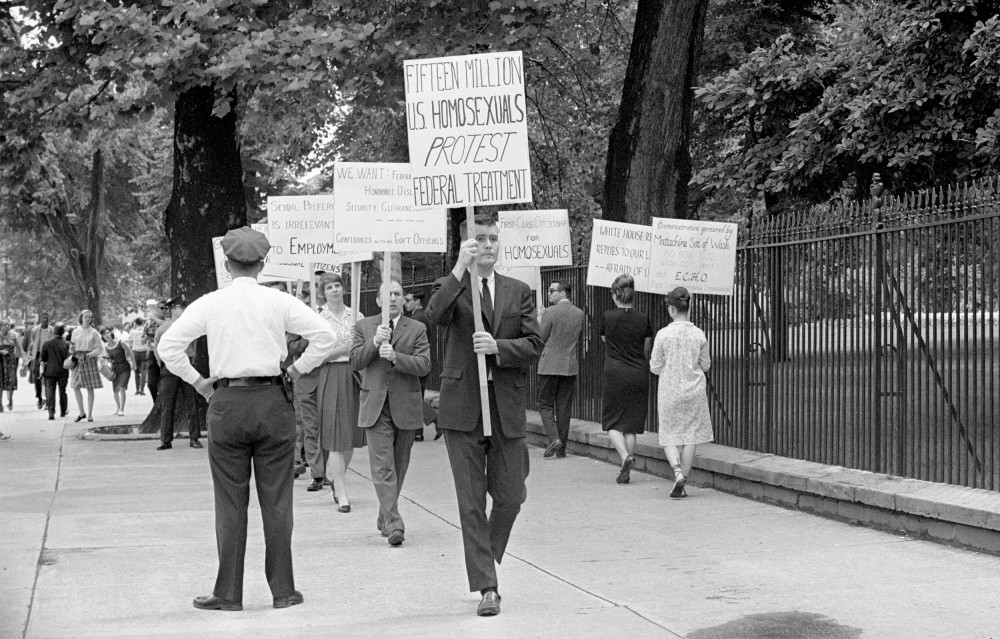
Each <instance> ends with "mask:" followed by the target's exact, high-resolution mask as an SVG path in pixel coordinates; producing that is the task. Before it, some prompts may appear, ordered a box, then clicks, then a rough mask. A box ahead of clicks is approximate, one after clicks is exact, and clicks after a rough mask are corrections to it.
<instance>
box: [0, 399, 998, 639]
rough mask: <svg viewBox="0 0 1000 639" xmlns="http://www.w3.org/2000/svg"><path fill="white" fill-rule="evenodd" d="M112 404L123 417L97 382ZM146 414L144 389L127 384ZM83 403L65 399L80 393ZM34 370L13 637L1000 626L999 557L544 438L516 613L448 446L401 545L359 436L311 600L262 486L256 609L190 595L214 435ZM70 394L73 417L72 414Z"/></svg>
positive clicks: (13, 522) (512, 550)
mask: <svg viewBox="0 0 1000 639" xmlns="http://www.w3.org/2000/svg"><path fill="white" fill-rule="evenodd" d="M98 397H99V401H98V408H97V411H96V412H97V415H98V419H97V422H95V423H96V424H100V423H101V416H102V415H109V414H110V413H111V412H113V409H114V405H113V402H112V400H111V392H110V390H109V389H103V390H102V391H99V392H98ZM129 401H130V402H132V404H131V406H130V407H129V408H130V411H129V412H130V413H131V414H134V416H135V419H134V421H135V422H138V421H140V419H141V417H142V415H144V414H145V411H147V410H148V408H149V405H150V400H149V399H148V397H143V398H136V397H134V396H130V397H129ZM71 403H72V397H71ZM33 404H34V402H33V398H32V397H31V395H30V392H29V390H28V389H27V385H26V384H24V385H22V389H21V390H20V391H18V393H17V394H16V397H15V410H14V412H13V413H9V412H5V413H3V414H2V415H0V430H2V431H3V432H5V433H7V434H10V435H12V436H13V439H11V440H10V441H7V442H0V486H2V490H0V514H2V517H0V637H4V638H6V637H46V638H55V637H206V636H214V637H308V636H320V637H325V636H339V637H582V636H592V637H624V636H633V637H688V638H690V639H722V638H743V637H746V638H751V637H759V638H770V637H789V638H792V637H796V638H797V637H810V638H814V639H815V638H818V639H841V638H844V639H846V638H853V637H866V638H885V639H894V638H899V639H914V638H931V637H933V638H956V639H958V638H961V639H973V638H979V637H981V638H985V637H1000V606H998V603H997V601H998V597H997V594H996V593H997V586H998V581H1000V558H997V557H993V556H990V555H985V554H979V553H975V552H970V551H967V550H961V549H957V548H951V547H947V546H943V545H938V544H934V543H930V542H924V541H919V540H911V539H907V538H903V537H899V536H894V535H890V534H886V533H883V532H877V531H872V530H868V529H865V528H860V527H855V526H850V525H847V524H843V523H839V522H834V521H830V520H826V519H822V518H819V517H815V516H812V515H807V514H804V513H799V512H794V511H790V510H785V509H782V508H778V507H774V506H769V505H765V504H761V503H757V502H753V501H749V500H745V499H741V498H738V497H734V496H731V495H727V494H724V493H720V492H716V491H714V490H707V489H699V488H697V487H692V488H689V493H690V494H691V496H690V498H689V499H686V500H680V501H676V500H671V499H669V498H668V497H667V493H668V492H669V485H668V484H667V482H666V481H665V480H663V479H661V478H657V477H653V476H650V475H644V474H641V473H634V474H633V480H632V483H631V484H630V485H627V486H620V485H617V484H615V482H614V477H615V474H616V469H615V468H614V467H612V466H609V465H607V464H604V463H601V462H596V461H594V460H591V459H588V458H583V457H574V456H570V457H569V458H567V459H565V460H557V461H544V460H543V459H542V456H541V455H542V451H541V449H538V448H533V449H532V450H531V463H532V469H531V475H530V477H529V479H528V484H529V485H528V490H529V493H528V501H527V503H526V504H525V506H524V508H523V510H522V512H521V516H520V518H519V520H518V523H517V525H516V526H515V529H514V535H513V537H512V540H511V544H510V546H509V548H508V555H507V557H506V559H505V561H504V564H503V566H501V568H500V580H501V583H500V593H501V595H502V596H503V603H502V606H503V612H502V614H501V615H500V616H499V617H495V618H478V617H476V616H475V608H476V604H477V603H478V601H479V597H478V594H472V593H469V592H467V587H466V583H467V582H466V578H465V570H464V566H463V559H462V542H461V534H460V531H459V528H458V515H457V512H456V504H455V494H454V488H453V486H452V483H451V474H450V471H449V469H448V464H447V458H446V454H445V449H444V443H443V440H439V441H436V442H434V441H431V435H433V430H429V431H428V437H427V440H426V441H425V442H423V443H417V444H415V445H414V451H413V461H412V464H411V467H410V474H409V476H408V477H407V481H406V487H405V490H404V496H405V499H404V500H403V501H402V503H401V512H402V514H403V517H404V519H405V520H406V524H407V531H406V542H405V543H404V544H403V546H402V547H400V548H391V547H389V546H388V545H387V544H386V541H385V539H384V538H382V537H381V536H380V535H379V533H378V531H376V529H375V518H376V514H377V502H376V499H375V493H374V490H373V489H372V486H371V483H370V482H369V480H368V477H369V470H368V457H367V451H366V450H360V451H358V454H356V456H355V458H354V462H353V464H352V466H351V470H352V472H351V474H350V475H349V486H348V491H349V494H350V495H351V503H352V507H353V511H352V512H351V513H349V514H340V513H337V512H336V510H335V507H334V504H333V499H332V497H331V495H330V493H329V492H328V491H323V492H320V493H309V492H306V484H307V482H306V480H305V478H303V479H300V480H298V481H297V482H296V490H295V500H296V503H295V517H296V521H295V537H294V547H293V549H294V553H295V561H296V564H295V572H296V582H297V587H298V588H299V590H301V591H302V592H303V593H304V595H305V599H306V601H305V604H304V605H301V606H295V607H292V608H288V609H284V610H275V609H273V608H272V607H271V597H270V593H269V592H268V590H267V586H266V583H265V581H264V575H263V541H262V533H261V527H260V517H259V512H258V510H257V507H256V503H255V500H253V499H252V500H251V510H252V512H251V514H250V529H249V530H250V539H249V547H248V551H247V559H246V566H247V568H246V586H245V594H244V606H245V610H244V611H243V612H236V613H223V612H204V611H199V610H196V609H194V608H193V607H192V606H191V599H192V598H193V597H195V596H196V595H203V594H209V593H210V591H211V588H212V585H213V581H214V576H215V569H216V558H215V539H214V529H213V526H214V524H213V514H212V513H213V503H212V490H211V479H210V476H209V471H208V464H207V459H206V453H207V451H206V450H196V449H191V448H189V447H188V446H187V442H186V440H180V441H178V442H175V448H174V449H173V450H171V451H163V452H157V451H156V450H155V447H156V441H154V440H145V441H96V442H95V441H84V440H81V439H78V438H77V437H76V434H77V433H78V432H79V431H80V430H81V427H80V425H79V424H73V423H63V422H62V421H56V422H49V421H46V420H45V412H44V411H38V410H35V409H34V407H33ZM75 414H76V411H75V407H74V408H71V410H70V415H75Z"/></svg>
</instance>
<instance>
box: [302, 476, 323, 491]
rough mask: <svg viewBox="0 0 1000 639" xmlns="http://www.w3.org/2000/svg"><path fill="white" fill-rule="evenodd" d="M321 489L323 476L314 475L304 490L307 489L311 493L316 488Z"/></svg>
mask: <svg viewBox="0 0 1000 639" xmlns="http://www.w3.org/2000/svg"><path fill="white" fill-rule="evenodd" d="M322 489H323V478H322V477H314V478H313V480H312V483H311V484H309V485H308V486H306V490H308V491H309V492H311V493H314V492H316V491H317V490H322Z"/></svg>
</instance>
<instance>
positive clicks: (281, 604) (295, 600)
mask: <svg viewBox="0 0 1000 639" xmlns="http://www.w3.org/2000/svg"><path fill="white" fill-rule="evenodd" d="M305 600H306V599H305V597H303V596H302V593H301V592H299V591H298V590H296V591H295V592H293V593H292V594H290V595H288V596H287V597H275V598H274V607H275V608H288V607H289V606H297V605H299V604H300V603H302V602H303V601H305Z"/></svg>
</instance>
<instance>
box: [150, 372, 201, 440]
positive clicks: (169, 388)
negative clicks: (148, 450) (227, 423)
mask: <svg viewBox="0 0 1000 639" xmlns="http://www.w3.org/2000/svg"><path fill="white" fill-rule="evenodd" d="M159 396H160V442H162V443H164V444H169V443H170V442H172V441H174V421H175V419H176V416H177V406H178V405H181V406H183V405H185V404H187V409H188V415H189V416H190V425H189V426H188V428H189V435H190V437H191V440H192V441H195V440H197V439H198V438H200V437H201V427H202V424H201V419H202V417H201V416H202V415H204V414H205V413H204V412H202V411H200V410H198V408H199V407H198V404H197V397H201V396H200V395H199V394H198V392H197V391H195V390H194V387H193V386H191V385H190V384H188V383H187V382H185V381H183V380H182V379H181V378H180V377H177V376H176V375H174V374H173V373H171V372H170V371H167V370H164V371H163V373H162V374H161V375H160V393H159Z"/></svg>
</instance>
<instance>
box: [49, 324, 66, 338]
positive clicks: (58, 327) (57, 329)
mask: <svg viewBox="0 0 1000 639" xmlns="http://www.w3.org/2000/svg"><path fill="white" fill-rule="evenodd" d="M65 332H66V325H65V324H63V323H62V322H56V323H55V324H53V325H52V334H53V335H55V336H56V337H62V336H63V333H65Z"/></svg>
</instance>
